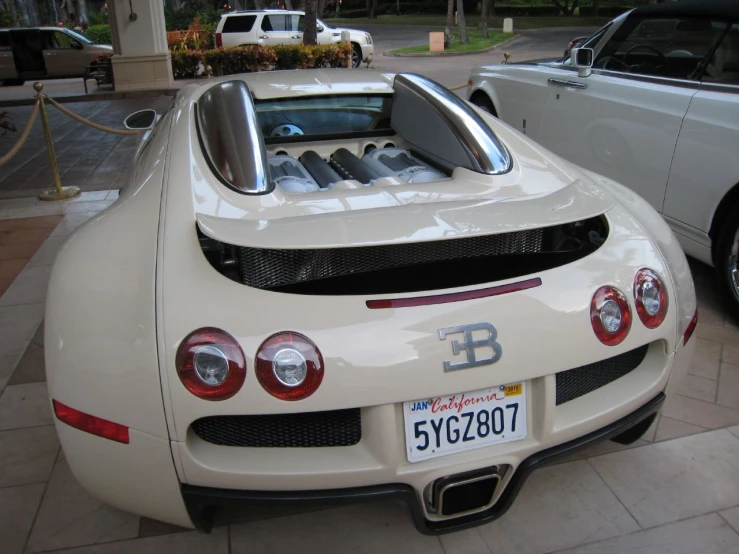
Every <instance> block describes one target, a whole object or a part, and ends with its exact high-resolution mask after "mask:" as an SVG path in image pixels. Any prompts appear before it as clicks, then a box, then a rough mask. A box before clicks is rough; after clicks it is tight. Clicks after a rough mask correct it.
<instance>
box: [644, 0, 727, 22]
mask: <svg viewBox="0 0 739 554" xmlns="http://www.w3.org/2000/svg"><path fill="white" fill-rule="evenodd" d="M631 15H632V16H648V17H701V18H707V17H708V18H714V19H739V2H737V0H679V1H678V2H666V3H663V4H650V5H647V6H642V7H641V8H636V9H635V10H634V11H632V12H631Z"/></svg>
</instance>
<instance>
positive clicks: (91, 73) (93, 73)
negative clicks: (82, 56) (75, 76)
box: [82, 60, 114, 94]
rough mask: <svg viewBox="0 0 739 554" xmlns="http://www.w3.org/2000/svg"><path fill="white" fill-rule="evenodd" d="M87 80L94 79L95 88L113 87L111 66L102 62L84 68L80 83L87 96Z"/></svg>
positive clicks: (109, 63) (108, 62)
mask: <svg viewBox="0 0 739 554" xmlns="http://www.w3.org/2000/svg"><path fill="white" fill-rule="evenodd" d="M88 79H95V82H96V83H97V86H98V87H99V86H100V85H114V83H113V64H112V63H111V62H110V60H108V61H102V62H99V63H97V64H96V65H89V66H87V67H86V68H85V74H84V76H83V77H82V81H83V83H84V84H85V94H87V81H88Z"/></svg>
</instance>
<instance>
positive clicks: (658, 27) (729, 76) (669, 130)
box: [467, 0, 739, 319]
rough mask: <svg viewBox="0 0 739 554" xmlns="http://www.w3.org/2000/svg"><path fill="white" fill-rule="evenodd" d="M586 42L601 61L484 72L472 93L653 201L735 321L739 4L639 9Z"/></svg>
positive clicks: (548, 144) (738, 311) (738, 285)
mask: <svg viewBox="0 0 739 554" xmlns="http://www.w3.org/2000/svg"><path fill="white" fill-rule="evenodd" d="M581 46H583V47H585V48H587V49H589V50H592V54H593V55H592V58H591V60H590V62H589V63H588V62H587V61H586V63H584V64H581V66H580V67H578V64H577V63H574V62H575V61H576V60H571V59H570V58H566V59H564V60H539V61H533V62H521V63H514V64H510V65H501V66H486V67H479V68H476V69H475V70H473V72H472V75H471V77H470V86H469V88H468V91H467V93H468V98H469V99H470V101H471V102H472V103H474V104H476V105H478V106H480V107H482V108H484V109H485V110H486V111H488V112H490V113H492V114H494V115H496V116H498V117H500V118H501V119H502V120H503V121H505V122H506V123H508V124H510V125H511V126H512V127H514V128H516V129H518V130H520V131H522V132H523V133H525V134H526V135H528V136H529V137H531V138H533V139H534V140H536V141H537V142H539V143H540V144H541V145H542V146H544V147H545V148H548V149H550V150H552V151H553V152H555V153H556V154H558V155H560V156H562V157H563V158H565V159H567V160H568V161H571V162H573V163H575V164H578V165H580V166H582V167H584V168H586V169H589V170H591V171H594V172H596V173H598V174H600V175H605V176H607V177H609V178H611V179H614V180H616V181H618V182H620V183H622V184H624V185H625V186H627V187H628V188H630V189H631V190H633V191H635V192H636V193H637V194H639V195H640V196H642V197H643V198H644V199H645V200H647V201H648V202H649V203H650V204H651V205H652V206H653V207H654V208H655V209H656V210H658V211H659V212H660V213H661V214H662V215H663V216H664V218H665V220H666V221H667V223H668V224H669V225H670V227H671V228H672V230H673V231H674V232H675V234H676V235H677V237H678V239H679V240H680V243H681V245H682V246H683V248H684V249H685V252H686V253H687V254H689V255H690V256H693V257H695V258H696V259H698V260H701V261H703V262H705V263H707V264H709V265H712V266H715V267H716V270H717V275H718V277H719V280H720V287H721V289H722V290H723V291H724V292H725V293H726V298H727V300H728V305H729V307H730V309H731V310H732V312H733V313H734V316H735V317H736V318H737V319H739V148H737V144H739V2H737V0H681V1H678V2H665V3H663V4H656V5H649V6H643V7H641V8H637V9H635V10H633V11H630V12H628V13H625V14H623V15H622V16H620V17H618V18H616V19H615V20H613V21H612V22H610V23H609V24H608V25H606V26H605V27H603V28H602V29H601V30H599V31H598V32H597V33H595V34H594V35H593V36H592V37H590V38H589V39H588V40H586V41H585V42H584V44H582V45H581ZM583 53H586V52H583ZM588 53H589V52H588ZM573 58H574V56H573ZM584 58H586V59H587V58H588V56H587V55H586V56H584ZM591 63H592V69H591V68H590V67H589V65H590V64H591Z"/></svg>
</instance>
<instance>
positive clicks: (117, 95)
mask: <svg viewBox="0 0 739 554" xmlns="http://www.w3.org/2000/svg"><path fill="white" fill-rule="evenodd" d="M179 91H180V89H179V88H168V89H159V90H132V91H123V92H115V91H110V92H100V93H97V92H96V93H93V94H81V95H77V96H59V97H55V96H53V95H52V98H54V100H56V101H57V102H59V103H60V104H68V103H73V102H100V101H103V100H122V99H124V98H149V97H156V96H175V95H176V94H177V93H178V92H179ZM35 103H36V98H35V97H33V96H32V97H31V98H20V99H18V100H0V108H10V107H14V106H33V105H34V104H35Z"/></svg>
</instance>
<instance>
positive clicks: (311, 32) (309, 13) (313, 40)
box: [303, 0, 318, 45]
mask: <svg viewBox="0 0 739 554" xmlns="http://www.w3.org/2000/svg"><path fill="white" fill-rule="evenodd" d="M317 7H318V0H306V1H305V31H303V44H307V45H314V44H317V43H318V37H317V36H316V25H317V23H316V8H317Z"/></svg>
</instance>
